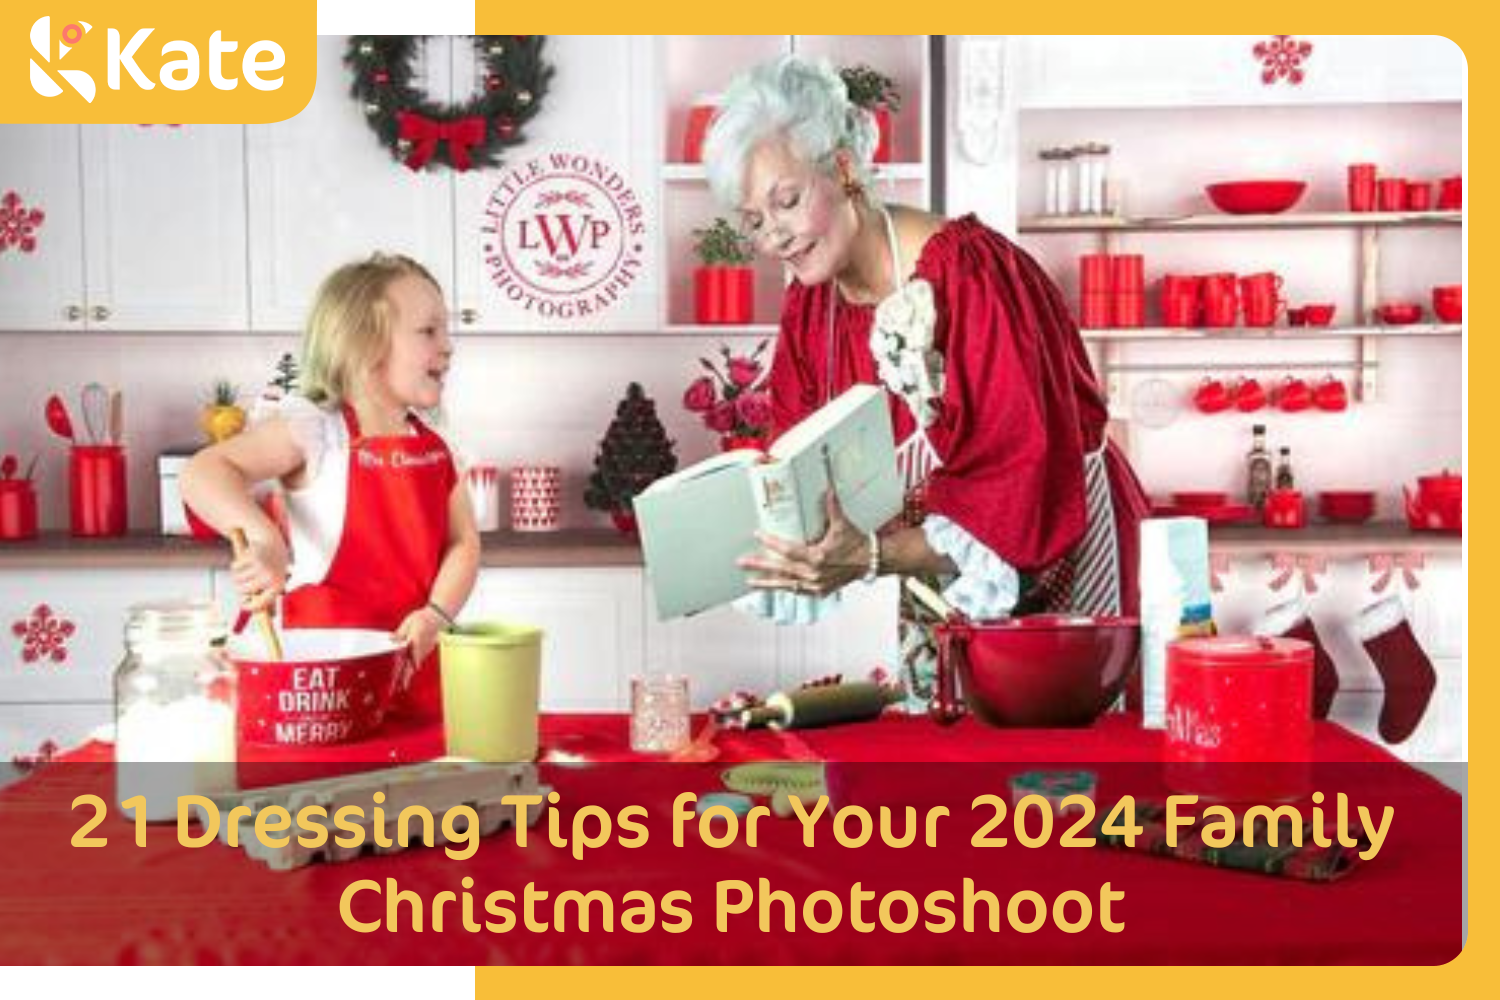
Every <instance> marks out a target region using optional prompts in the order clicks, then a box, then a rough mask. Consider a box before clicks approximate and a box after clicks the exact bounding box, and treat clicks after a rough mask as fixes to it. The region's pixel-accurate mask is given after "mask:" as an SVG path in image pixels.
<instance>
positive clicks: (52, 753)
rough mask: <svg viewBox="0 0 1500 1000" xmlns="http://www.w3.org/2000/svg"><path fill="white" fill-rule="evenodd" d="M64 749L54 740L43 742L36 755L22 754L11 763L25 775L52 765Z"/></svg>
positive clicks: (14, 757)
mask: <svg viewBox="0 0 1500 1000" xmlns="http://www.w3.org/2000/svg"><path fill="white" fill-rule="evenodd" d="M60 750H62V747H60V746H58V745H57V743H56V741H54V740H43V741H42V745H41V746H39V747H37V748H36V753H20V754H16V755H14V756H13V757H11V759H10V762H11V764H12V765H13V766H14V767H15V769H16V770H17V771H21V772H22V773H25V772H27V771H35V770H36V769H37V768H39V767H41V766H42V765H43V764H50V763H52V762H53V761H54V760H56V759H57V754H58V752H59V751H60Z"/></svg>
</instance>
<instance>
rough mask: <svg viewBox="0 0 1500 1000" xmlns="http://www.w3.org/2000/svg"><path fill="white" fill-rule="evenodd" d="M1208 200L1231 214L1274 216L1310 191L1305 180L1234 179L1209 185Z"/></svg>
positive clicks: (1206, 189)
mask: <svg viewBox="0 0 1500 1000" xmlns="http://www.w3.org/2000/svg"><path fill="white" fill-rule="evenodd" d="M1204 190H1205V191H1207V192H1208V200H1209V201H1211V202H1213V203H1214V207H1215V208H1217V209H1218V210H1219V211H1221V212H1228V213H1229V214H1230V215H1275V214H1276V213H1277V212H1285V211H1286V210H1287V209H1289V208H1291V207H1292V206H1293V205H1295V204H1297V200H1298V199H1299V198H1301V197H1302V192H1304V191H1306V190H1307V182H1306V181H1232V182H1227V183H1224V184H1210V185H1208V186H1207V187H1206V188H1204Z"/></svg>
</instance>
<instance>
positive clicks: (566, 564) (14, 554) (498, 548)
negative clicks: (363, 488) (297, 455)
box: [0, 528, 642, 570]
mask: <svg viewBox="0 0 1500 1000" xmlns="http://www.w3.org/2000/svg"><path fill="white" fill-rule="evenodd" d="M480 541H481V546H482V547H481V551H480V558H479V563H480V565H481V566H493V567H506V568H513V569H556V568H574V567H576V568H585V567H606V566H640V565H641V562H642V561H641V547H640V542H639V541H638V540H637V539H635V538H631V537H628V536H626V535H622V534H621V533H620V532H618V531H616V530H614V529H613V528H572V529H567V530H563V531H547V532H540V531H533V532H520V531H494V532H486V533H485V534H483V535H481V536H480ZM228 565H229V547H228V545H227V544H224V543H218V542H200V541H195V540H194V539H191V538H182V537H178V536H163V535H158V534H147V533H139V534H130V535H125V536H124V537H121V538H74V537H73V536H71V535H69V534H67V533H66V532H44V533H43V534H42V535H41V536H40V537H38V538H35V539H32V540H30V541H25V542H0V570H15V569H119V568H126V567H129V568H153V569H154V568H162V567H199V568H222V567H226V566H228Z"/></svg>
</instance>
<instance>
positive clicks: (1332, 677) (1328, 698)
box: [1254, 600, 1339, 719]
mask: <svg viewBox="0 0 1500 1000" xmlns="http://www.w3.org/2000/svg"><path fill="white" fill-rule="evenodd" d="M1254 631H1255V634H1256V635H1280V636H1285V637H1286V638H1288V639H1301V640H1302V641H1303V642H1307V643H1311V644H1312V648H1313V702H1312V706H1313V718H1314V719H1326V718H1328V710H1329V708H1331V707H1332V706H1333V696H1334V695H1335V694H1337V693H1338V690H1339V671H1338V667H1336V666H1334V665H1333V657H1331V656H1329V655H1328V650H1327V649H1325V648H1324V647H1323V640H1322V639H1321V638H1320V637H1319V636H1318V630H1317V629H1316V628H1315V627H1314V626H1313V622H1312V619H1311V618H1310V617H1308V614H1307V605H1306V604H1305V603H1304V602H1302V601H1301V600H1291V601H1287V602H1286V603H1285V604H1278V605H1276V606H1275V607H1273V608H1271V609H1270V610H1269V611H1267V612H1266V613H1265V616H1264V617H1262V618H1261V620H1260V621H1259V622H1258V623H1256V626H1255V629H1254Z"/></svg>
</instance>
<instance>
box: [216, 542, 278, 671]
mask: <svg viewBox="0 0 1500 1000" xmlns="http://www.w3.org/2000/svg"><path fill="white" fill-rule="evenodd" d="M229 544H230V545H232V546H233V547H234V554H235V556H236V557H238V556H242V555H244V554H245V550H246V549H248V548H249V547H250V542H249V541H248V540H247V539H246V538H245V529H244V528H232V529H230V532H229ZM253 617H254V618H255V624H256V625H257V626H259V628H260V635H261V638H262V639H264V640H265V643H266V650H267V652H269V653H270V654H271V659H272V661H273V662H279V661H281V660H284V659H286V656H285V655H284V654H283V653H282V650H281V637H280V636H278V635H277V634H276V623H275V622H273V621H271V612H270V611H268V610H267V609H265V608H261V609H260V610H259V611H257V612H255V614H254V616H253Z"/></svg>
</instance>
